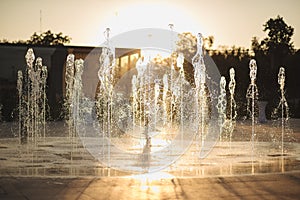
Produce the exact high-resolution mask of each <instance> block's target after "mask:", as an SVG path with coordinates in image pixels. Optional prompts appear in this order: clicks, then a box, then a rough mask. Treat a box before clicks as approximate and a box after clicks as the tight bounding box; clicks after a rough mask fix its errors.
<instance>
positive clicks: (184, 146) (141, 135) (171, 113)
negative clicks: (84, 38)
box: [0, 26, 299, 177]
mask: <svg viewBox="0 0 300 200" xmlns="http://www.w3.org/2000/svg"><path fill="white" fill-rule="evenodd" d="M170 28H171V35H172V34H174V33H173V26H171V27H170ZM104 37H105V39H106V41H105V44H104V47H103V48H101V50H102V51H101V53H99V51H98V54H100V55H99V57H97V63H98V65H97V68H96V72H97V73H92V75H93V76H95V79H94V80H93V79H91V78H90V77H89V76H87V71H88V70H91V67H90V66H89V65H88V64H87V63H93V62H90V61H91V60H89V59H91V58H90V57H89V56H87V58H86V59H85V60H82V59H75V55H73V54H69V55H68V56H67V58H66V65H65V67H66V71H65V86H66V89H65V101H64V106H65V114H66V116H65V122H66V126H62V127H58V125H57V124H58V123H57V122H53V124H54V126H53V127H51V128H49V129H48V128H47V126H46V123H47V121H46V116H47V98H46V85H47V84H46V82H47V76H48V72H47V68H46V67H44V66H43V65H42V60H41V58H37V59H35V55H34V53H33V50H32V49H29V50H28V53H27V54H26V63H27V68H26V69H27V70H26V72H22V71H19V72H18V74H17V76H18V79H17V91H18V93H17V94H18V110H19V113H18V118H19V121H18V125H17V127H18V135H19V137H18V138H19V139H18V140H16V141H20V142H21V144H20V145H19V142H18V143H17V144H18V145H17V146H16V147H15V146H14V145H11V144H13V141H12V140H7V139H3V141H5V142H3V143H2V144H1V146H0V147H1V148H0V151H1V155H2V157H3V160H2V161H3V165H2V166H9V167H8V168H4V167H0V173H2V174H3V173H4V172H5V173H6V174H13V173H16V171H17V172H18V175H25V176H31V175H35V176H37V175H39V176H49V174H50V175H53V174H56V175H58V176H86V175H96V176H123V175H130V174H135V173H148V172H155V171H160V170H163V171H166V172H168V173H170V174H173V175H176V176H183V177H195V176H197V177H199V176H201V177H204V176H210V175H213V176H215V175H220V176H223V175H235V174H257V173H266V172H284V171H292V170H298V169H299V166H297V165H296V164H295V163H297V160H296V159H297V156H298V155H299V150H298V149H299V148H298V146H299V145H298V144H295V146H293V145H294V144H290V142H287V140H288V139H287V138H286V135H287V134H286V132H287V122H288V120H289V118H288V104H287V100H286V97H285V91H284V90H285V88H284V86H285V72H284V68H280V70H279V74H278V83H279V85H280V94H281V97H280V102H279V105H278V107H277V108H276V109H275V112H274V114H277V115H279V114H281V118H280V116H279V118H280V119H281V128H280V130H279V129H277V128H276V127H272V126H270V125H269V124H268V123H265V124H256V118H257V117H256V114H257V109H256V101H257V100H258V88H257V86H256V83H255V81H256V74H257V66H256V62H255V60H251V61H250V64H249V68H250V74H249V76H250V85H249V87H248V90H247V94H246V97H247V111H248V114H249V117H250V120H248V121H247V120H245V121H240V120H237V109H236V108H237V105H236V101H235V88H236V84H237V83H236V81H235V71H234V69H233V68H231V69H230V71H229V75H230V80H229V82H228V86H227V87H226V80H225V78H224V77H221V76H220V75H218V76H215V77H214V72H215V71H213V67H212V65H211V64H210V60H209V59H208V55H207V54H206V53H205V52H204V50H203V47H202V46H203V44H202V43H203V41H202V35H201V34H198V36H197V43H196V44H197V51H196V53H195V56H194V57H193V58H192V60H191V61H190V64H191V67H192V68H193V70H192V72H193V73H192V74H188V73H190V72H189V71H188V70H186V69H187V68H185V66H186V65H185V64H187V63H186V62H188V61H189V60H188V59H187V58H186V57H185V56H184V55H183V54H182V53H181V52H175V51H174V49H173V48H172V49H171V50H169V51H168V53H170V55H172V56H174V57H175V55H176V59H173V57H172V58H170V62H169V63H168V66H163V65H160V64H158V63H155V62H154V61H153V60H154V59H153V57H151V55H150V54H149V55H148V54H147V52H146V53H145V54H143V55H142V56H140V58H139V59H138V60H137V62H136V63H135V67H133V68H132V69H130V70H129V71H128V72H126V73H125V74H124V75H123V76H122V77H120V78H119V77H118V76H117V74H116V73H117V72H116V65H117V62H116V54H115V49H114V47H113V41H112V38H110V29H106V30H105V32H104ZM146 49H147V48H146ZM93 53H94V52H92V53H91V54H93ZM98 54H97V55H98ZM93 55H94V54H93ZM170 57H171V56H170ZM93 58H95V56H94V57H93ZM98 58H99V60H98ZM34 62H35V63H34ZM93 69H95V66H93ZM190 75H192V76H191V77H192V79H191V80H188V79H187V77H188V76H190ZM86 88H95V92H94V93H93V94H90V95H87V92H86ZM226 89H227V90H228V94H229V96H228V102H227V97H226V92H227V91H226ZM239 106H240V105H239ZM248 123H250V124H248ZM54 128H59V131H58V132H61V133H62V135H59V136H58V137H57V136H52V135H51V134H49V135H47V133H49V132H51V133H53V132H55V131H57V130H54ZM269 132H270V133H274V134H279V132H280V135H281V145H280V148H281V157H282V159H283V157H288V159H286V160H288V162H286V163H284V162H283V161H282V162H281V163H282V165H281V169H278V162H280V161H279V160H277V157H276V156H277V154H274V150H273V149H272V148H270V147H272V142H270V141H269V140H268V138H269V136H268V133H269ZM64 133H66V134H65V135H64ZM262 134H265V135H264V137H262ZM249 136H250V137H249ZM227 137H228V138H227ZM248 137H249V138H250V145H249V141H248ZM41 138H43V141H44V143H43V144H40V143H39V141H40V139H41ZM265 138H267V139H265ZM26 140H27V141H28V143H29V144H32V145H31V146H30V145H25V144H24V143H25V141H26ZM218 140H219V142H218ZM2 146H3V147H2ZM24 146H26V148H27V149H29V150H32V149H34V151H28V152H29V153H28V152H26V151H22V152H21V153H20V154H18V155H20V156H19V158H18V159H15V158H14V157H13V153H10V154H9V153H5V152H16V150H15V149H16V148H20V149H22V148H23V147H24ZM3 149H5V150H6V151H5V152H4V150H3ZM287 152H288V153H287ZM291 163H292V164H291ZM270 165H271V166H272V167H270ZM286 166H287V167H286ZM13 170H15V171H13Z"/></svg>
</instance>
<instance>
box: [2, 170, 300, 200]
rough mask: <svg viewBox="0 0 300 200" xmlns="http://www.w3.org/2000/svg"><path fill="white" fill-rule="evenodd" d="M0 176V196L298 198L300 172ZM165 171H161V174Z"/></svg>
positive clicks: (65, 197)
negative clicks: (205, 175)
mask: <svg viewBox="0 0 300 200" xmlns="http://www.w3.org/2000/svg"><path fill="white" fill-rule="evenodd" d="M153 176H159V175H153V174H150V175H148V177H149V178H147V176H146V175H143V176H140V177H139V176H136V177H122V178H116V177H106V178H95V177H85V178H42V177H40V178H35V177H30V178H29V177H27V178H22V177H2V178H0V199H6V200H12V199H18V200H23V199H24V200H29V199H30V200H34V199H38V200H40V199H44V200H47V199H51V200H52V199H72V200H73V199H80V200H81V199H299V196H300V190H299V188H300V172H293V173H284V174H263V175H253V176H232V177H230V176H223V177H209V178H175V177H167V178H157V179H153ZM163 176H164V175H162V177H163Z"/></svg>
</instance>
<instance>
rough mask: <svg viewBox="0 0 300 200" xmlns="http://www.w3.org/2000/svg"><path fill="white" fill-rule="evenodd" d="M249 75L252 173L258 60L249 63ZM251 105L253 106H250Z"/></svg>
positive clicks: (248, 104) (248, 106)
mask: <svg viewBox="0 0 300 200" xmlns="http://www.w3.org/2000/svg"><path fill="white" fill-rule="evenodd" d="M249 68H250V72H249V76H250V81H251V82H250V85H249V87H248V89H247V94H246V98H247V112H248V113H249V114H250V115H251V146H252V148H251V149H252V173H254V163H253V157H254V142H255V137H256V134H255V122H256V119H255V102H256V101H257V100H258V89H257V86H256V83H255V80H256V75H257V65H256V61H255V60H254V59H252V60H250V63H249ZM250 105H251V108H250Z"/></svg>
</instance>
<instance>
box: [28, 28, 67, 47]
mask: <svg viewBox="0 0 300 200" xmlns="http://www.w3.org/2000/svg"><path fill="white" fill-rule="evenodd" d="M70 41H71V38H70V37H69V36H64V35H63V34H62V33H61V32H60V33H57V34H55V33H52V32H51V31H50V30H48V31H46V32H44V33H41V34H40V35H38V34H37V33H36V32H35V33H34V34H33V35H32V36H31V37H30V39H29V40H27V42H26V43H27V44H34V45H63V44H66V43H70Z"/></svg>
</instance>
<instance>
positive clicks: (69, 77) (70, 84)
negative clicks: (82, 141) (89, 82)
mask: <svg viewBox="0 0 300 200" xmlns="http://www.w3.org/2000/svg"><path fill="white" fill-rule="evenodd" d="M74 59H75V56H74V55H73V54H69V55H68V56H67V61H66V74H65V83H66V96H65V103H64V104H65V105H64V107H65V110H66V113H65V115H66V116H65V117H66V123H67V126H68V133H69V139H71V138H73V137H75V128H74V119H73V106H74V103H73V92H74V74H75V69H74Z"/></svg>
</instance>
